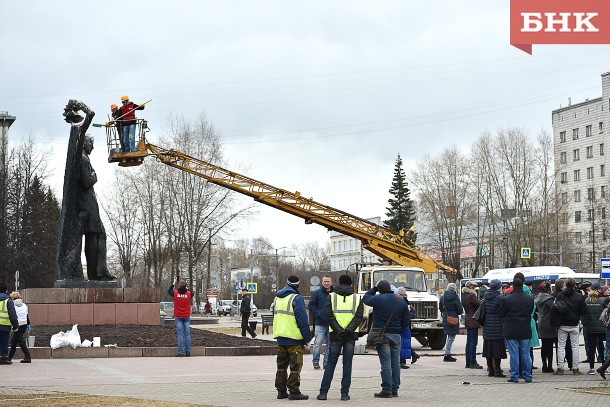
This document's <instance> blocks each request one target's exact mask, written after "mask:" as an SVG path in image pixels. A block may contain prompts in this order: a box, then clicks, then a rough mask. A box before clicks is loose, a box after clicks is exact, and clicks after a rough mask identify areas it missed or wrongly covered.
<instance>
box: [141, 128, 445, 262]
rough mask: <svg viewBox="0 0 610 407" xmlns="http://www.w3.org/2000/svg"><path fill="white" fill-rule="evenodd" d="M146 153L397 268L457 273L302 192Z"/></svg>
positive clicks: (155, 151)
mask: <svg viewBox="0 0 610 407" xmlns="http://www.w3.org/2000/svg"><path fill="white" fill-rule="evenodd" d="M144 149H145V150H148V151H149V152H150V153H149V154H151V155H154V156H155V157H156V158H157V159H158V160H159V161H161V162H162V163H163V164H166V165H169V166H170V167H174V168H178V169H180V170H182V171H186V172H189V173H191V174H194V175H197V176H199V177H202V178H204V179H206V180H208V181H209V182H212V183H214V184H216V185H220V186H222V187H225V188H229V189H232V190H233V191H236V192H239V193H240V194H244V195H248V196H250V197H252V198H254V200H255V201H257V202H261V203H263V204H265V205H269V206H271V207H273V208H276V209H279V210H281V211H284V212H287V213H290V214H292V215H295V216H298V217H300V218H303V219H304V220H305V223H306V224H311V223H316V224H318V225H322V226H325V227H326V228H328V229H329V230H334V231H337V232H339V233H342V234H344V235H347V236H351V237H353V238H355V239H358V240H360V241H361V242H362V244H363V247H365V248H366V249H367V250H368V251H370V252H372V253H374V254H376V255H378V256H380V257H384V258H389V259H391V260H393V261H394V262H395V263H396V264H399V265H402V266H412V267H420V268H422V269H423V270H424V271H425V272H426V273H435V272H437V271H438V270H442V271H446V272H449V273H454V272H455V270H454V269H452V268H451V267H448V266H446V265H444V264H441V263H439V262H437V261H436V260H434V259H433V258H432V257H431V256H429V255H428V254H427V253H426V252H424V251H423V250H421V249H420V248H419V247H417V246H415V245H413V243H411V242H409V241H408V240H407V239H405V238H404V237H403V236H400V235H398V234H395V233H393V232H392V231H390V230H388V229H386V228H384V227H382V226H379V225H376V224H374V223H372V222H369V221H367V220H365V219H361V218H358V217H356V216H353V215H350V214H349V213H345V212H343V211H340V210H338V209H334V208H332V207H330V206H327V205H323V204H320V203H318V202H316V201H314V200H313V199H310V198H304V197H302V196H301V193H300V192H290V191H287V190H285V189H281V188H276V187H274V186H271V185H269V184H265V183H264V182H260V181H257V180H255V179H252V178H249V177H246V176H244V175H241V174H238V173H235V172H233V171H229V170H226V169H224V168H221V167H219V166H217V165H214V164H211V163H208V162H205V161H202V160H199V159H197V158H194V157H190V156H188V155H186V154H183V153H181V152H179V151H176V150H166V149H164V148H161V147H158V146H155V145H153V144H150V143H147V142H146V141H145V139H142V140H141V143H140V146H139V147H138V150H140V151H141V152H144V151H142V150H144Z"/></svg>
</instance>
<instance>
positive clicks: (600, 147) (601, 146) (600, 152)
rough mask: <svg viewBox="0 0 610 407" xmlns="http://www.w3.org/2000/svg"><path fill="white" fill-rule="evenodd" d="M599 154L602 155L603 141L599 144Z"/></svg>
mask: <svg viewBox="0 0 610 407" xmlns="http://www.w3.org/2000/svg"><path fill="white" fill-rule="evenodd" d="M599 155H604V143H601V144H600V145H599Z"/></svg>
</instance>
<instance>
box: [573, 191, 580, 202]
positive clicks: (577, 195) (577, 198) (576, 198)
mask: <svg viewBox="0 0 610 407" xmlns="http://www.w3.org/2000/svg"><path fill="white" fill-rule="evenodd" d="M574 202H580V189H577V190H576V191H574Z"/></svg>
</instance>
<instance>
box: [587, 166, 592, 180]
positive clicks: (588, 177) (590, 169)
mask: <svg viewBox="0 0 610 407" xmlns="http://www.w3.org/2000/svg"><path fill="white" fill-rule="evenodd" d="M591 178H593V167H587V179H591Z"/></svg>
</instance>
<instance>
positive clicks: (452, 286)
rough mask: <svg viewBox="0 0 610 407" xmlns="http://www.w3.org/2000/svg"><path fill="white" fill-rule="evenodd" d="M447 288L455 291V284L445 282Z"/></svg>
mask: <svg viewBox="0 0 610 407" xmlns="http://www.w3.org/2000/svg"><path fill="white" fill-rule="evenodd" d="M447 290H449V291H457V286H456V285H455V283H449V284H447Z"/></svg>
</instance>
